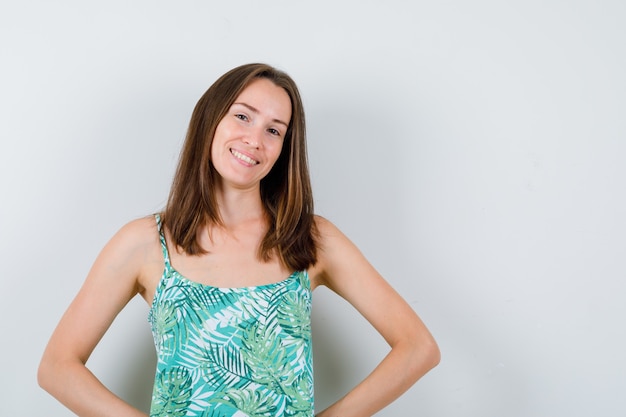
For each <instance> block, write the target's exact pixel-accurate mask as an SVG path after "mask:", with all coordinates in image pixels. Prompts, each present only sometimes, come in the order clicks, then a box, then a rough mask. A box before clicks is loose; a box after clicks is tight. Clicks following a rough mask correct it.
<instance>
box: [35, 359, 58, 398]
mask: <svg viewBox="0 0 626 417" xmlns="http://www.w3.org/2000/svg"><path fill="white" fill-rule="evenodd" d="M53 380H54V376H53V371H52V365H51V364H50V361H49V360H48V359H47V358H46V357H45V356H44V357H43V358H42V359H41V362H40V363H39V368H37V384H39V386H40V387H41V388H42V389H44V390H45V391H47V392H50V390H51V388H52V381H53Z"/></svg>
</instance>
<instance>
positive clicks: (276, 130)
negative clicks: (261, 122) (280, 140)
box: [267, 127, 280, 136]
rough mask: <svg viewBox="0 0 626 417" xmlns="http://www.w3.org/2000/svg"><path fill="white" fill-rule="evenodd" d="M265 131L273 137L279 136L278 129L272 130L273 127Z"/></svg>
mask: <svg viewBox="0 0 626 417" xmlns="http://www.w3.org/2000/svg"><path fill="white" fill-rule="evenodd" d="M267 131H268V132H269V133H270V134H271V135H274V136H280V131H278V129H274V128H273V127H270V128H269V129H267Z"/></svg>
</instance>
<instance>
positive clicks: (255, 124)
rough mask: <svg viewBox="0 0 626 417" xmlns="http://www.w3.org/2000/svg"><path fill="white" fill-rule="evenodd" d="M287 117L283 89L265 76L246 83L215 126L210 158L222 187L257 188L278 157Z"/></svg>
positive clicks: (288, 109)
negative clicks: (219, 177)
mask: <svg viewBox="0 0 626 417" xmlns="http://www.w3.org/2000/svg"><path fill="white" fill-rule="evenodd" d="M290 120H291V100H290V98H289V95H288V94H287V92H286V91H285V90H284V89H283V88H282V87H278V86H277V85H276V84H274V83H273V82H272V81H270V80H268V79H266V78H259V79H257V80H254V81H253V82H252V83H250V84H249V85H248V86H247V87H246V88H245V89H244V90H243V91H242V92H241V94H239V96H238V97H237V98H236V99H235V102H234V103H233V105H232V106H231V107H230V109H229V110H228V112H227V113H226V116H224V118H223V119H222V120H221V121H220V123H219V124H218V125H217V128H216V130H215V136H214V138H213V143H212V144H211V162H212V163H213V166H214V167H215V169H216V170H217V172H218V173H219V174H220V176H221V183H222V185H223V186H225V187H234V188H240V189H249V188H258V187H259V184H260V182H261V179H263V178H264V177H265V176H266V175H267V174H268V173H269V172H270V170H271V169H272V167H273V166H274V163H275V162H276V161H277V160H278V157H279V156H280V152H281V150H282V147H283V141H284V139H285V134H286V133H287V127H288V126H289V122H290Z"/></svg>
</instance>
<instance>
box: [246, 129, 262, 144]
mask: <svg viewBox="0 0 626 417" xmlns="http://www.w3.org/2000/svg"><path fill="white" fill-rule="evenodd" d="M262 133H263V132H260V129H250V131H249V132H248V134H247V135H246V136H244V138H243V142H244V143H245V144H246V145H249V146H251V147H253V148H255V149H259V148H260V147H261V144H262V143H263V140H262V138H261V135H262Z"/></svg>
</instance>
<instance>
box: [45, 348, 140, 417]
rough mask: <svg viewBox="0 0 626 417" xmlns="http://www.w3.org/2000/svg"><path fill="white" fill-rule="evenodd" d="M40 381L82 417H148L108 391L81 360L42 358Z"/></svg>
mask: <svg viewBox="0 0 626 417" xmlns="http://www.w3.org/2000/svg"><path fill="white" fill-rule="evenodd" d="M38 379H39V384H40V385H41V387H42V388H43V389H45V390H46V391H48V392H49V393H50V394H51V395H52V396H53V397H55V398H56V399H57V400H59V401H60V402H61V403H62V404H63V405H65V406H66V407H68V408H69V409H70V410H72V411H73V412H74V413H76V415H78V416H81V417H147V416H146V414H145V413H143V412H141V411H139V410H137V409H136V408H134V407H132V406H131V405H129V404H127V403H126V402H124V401H123V400H122V399H120V398H119V397H117V396H116V395H115V394H113V393H112V392H111V391H110V390H108V389H107V388H106V387H105V386H104V385H103V384H102V383H101V382H100V381H99V380H98V379H97V378H96V377H95V376H94V375H93V374H92V373H91V371H89V369H87V367H85V365H83V364H82V363H81V362H80V361H69V360H67V361H58V362H56V363H48V362H45V361H43V362H42V364H41V366H40V369H39V374H38Z"/></svg>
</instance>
